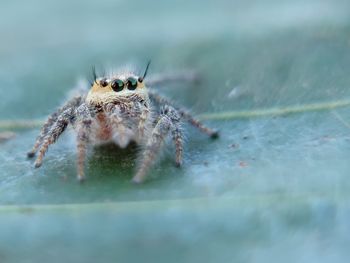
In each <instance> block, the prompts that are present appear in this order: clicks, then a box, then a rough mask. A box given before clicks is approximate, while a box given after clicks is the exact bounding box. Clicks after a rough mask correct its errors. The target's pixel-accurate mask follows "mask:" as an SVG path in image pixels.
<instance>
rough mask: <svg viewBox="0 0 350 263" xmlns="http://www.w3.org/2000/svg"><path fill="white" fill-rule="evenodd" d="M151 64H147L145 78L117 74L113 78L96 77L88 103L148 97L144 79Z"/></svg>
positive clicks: (129, 74)
mask: <svg viewBox="0 0 350 263" xmlns="http://www.w3.org/2000/svg"><path fill="white" fill-rule="evenodd" d="M148 67H149V63H148V64H147V67H146V70H145V73H144V74H143V76H136V75H135V74H133V73H123V74H117V75H114V76H112V77H102V78H97V77H96V75H95V77H94V82H93V83H92V85H91V89H90V91H89V94H88V96H87V101H88V102H91V103H109V102H111V101H113V100H117V99H118V98H122V97H124V98H125V97H128V96H130V95H133V94H138V95H140V96H142V97H144V96H147V90H146V86H145V84H144V79H145V77H146V75H147V70H148Z"/></svg>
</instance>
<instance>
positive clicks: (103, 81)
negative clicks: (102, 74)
mask: <svg viewBox="0 0 350 263" xmlns="http://www.w3.org/2000/svg"><path fill="white" fill-rule="evenodd" d="M100 85H101V86H102V87H106V86H107V85H108V81H107V79H106V78H104V79H101V80H100Z"/></svg>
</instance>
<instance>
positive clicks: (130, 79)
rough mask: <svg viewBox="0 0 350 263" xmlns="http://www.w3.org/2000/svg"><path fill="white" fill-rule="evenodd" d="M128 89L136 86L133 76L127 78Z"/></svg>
mask: <svg viewBox="0 0 350 263" xmlns="http://www.w3.org/2000/svg"><path fill="white" fill-rule="evenodd" d="M127 84H128V90H135V89H136V88H137V79H135V78H131V77H130V78H128V82H127Z"/></svg>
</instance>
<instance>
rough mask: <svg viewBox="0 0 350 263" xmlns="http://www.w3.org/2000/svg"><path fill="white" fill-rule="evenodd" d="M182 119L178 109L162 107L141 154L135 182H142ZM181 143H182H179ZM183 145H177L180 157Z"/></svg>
mask: <svg viewBox="0 0 350 263" xmlns="http://www.w3.org/2000/svg"><path fill="white" fill-rule="evenodd" d="M179 121H180V116H179V115H178V114H177V112H176V110H175V109H173V108H172V107H169V106H165V107H164V108H162V111H161V114H160V116H159V119H158V122H157V124H156V126H155V127H154V128H153V131H152V133H151V135H150V138H149V139H148V141H147V143H146V146H145V149H144V151H143V153H142V156H141V162H140V165H139V167H138V170H137V172H136V175H135V176H134V178H133V179H132V181H133V182H134V183H142V182H143V181H144V179H145V177H146V174H147V172H148V170H149V169H150V167H151V166H152V164H153V163H154V161H155V159H156V157H157V155H158V153H159V151H160V149H161V146H162V144H163V142H164V139H165V138H166V136H167V135H168V133H169V131H170V130H171V129H175V128H174V127H176V126H177V124H178V122H179ZM179 145H181V143H179ZM181 150H182V147H177V152H178V153H179V158H180V157H181Z"/></svg>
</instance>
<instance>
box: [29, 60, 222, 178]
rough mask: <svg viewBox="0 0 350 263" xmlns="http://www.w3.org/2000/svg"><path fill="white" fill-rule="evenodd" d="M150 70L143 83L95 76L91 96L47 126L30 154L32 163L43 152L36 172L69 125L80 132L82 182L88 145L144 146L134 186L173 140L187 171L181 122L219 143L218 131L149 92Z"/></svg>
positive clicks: (74, 103) (87, 94)
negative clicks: (49, 148)
mask: <svg viewBox="0 0 350 263" xmlns="http://www.w3.org/2000/svg"><path fill="white" fill-rule="evenodd" d="M148 66H149V64H148V65H147V68H146V71H145V73H144V74H143V76H142V77H138V76H136V75H134V74H133V73H123V74H117V75H114V76H111V77H102V78H97V77H96V75H94V81H93V83H92V84H91V88H90V90H89V91H88V92H84V93H83V94H81V95H79V96H76V97H73V98H71V99H70V100H69V101H68V102H66V103H65V104H64V105H63V106H62V107H61V108H59V109H58V110H57V111H56V112H54V113H53V114H51V115H50V116H49V118H48V120H47V121H46V123H45V124H44V125H43V127H42V129H41V132H40V134H39V136H38V138H37V140H36V143H35V145H34V147H33V149H32V150H31V151H30V152H29V153H28V156H29V157H33V156H34V155H35V154H36V152H37V151H39V154H38V157H37V159H36V161H35V167H40V166H41V164H42V160H43V157H44V155H45V153H46V152H47V149H48V147H49V145H51V144H53V143H55V142H56V140H57V139H58V137H59V136H60V135H61V134H62V133H63V132H64V130H65V129H66V128H67V126H68V125H72V127H73V128H74V130H75V132H76V138H77V151H78V154H77V169H78V171H77V174H78V179H79V180H80V181H81V180H83V179H84V178H85V176H84V162H85V156H86V150H87V146H88V144H92V145H97V144H101V143H108V142H113V143H116V144H117V145H119V146H120V147H122V148H124V147H126V146H127V145H128V144H129V142H131V141H134V142H136V143H137V144H139V145H142V146H144V147H142V149H143V152H142V154H141V159H140V163H139V165H138V168H137V171H136V175H135V176H134V178H133V182H135V183H140V182H142V181H143V180H144V179H145V176H146V174H147V172H148V170H149V168H150V167H151V166H152V164H153V163H154V161H155V159H156V157H157V155H158V154H159V152H160V150H161V146H162V144H163V142H164V140H165V139H166V137H167V136H168V134H170V136H171V137H172V139H173V142H174V145H175V149H176V164H177V165H178V166H180V165H181V162H182V153H183V134H182V130H181V126H180V124H181V120H187V121H188V122H189V123H190V124H192V125H193V126H195V127H197V128H198V129H199V130H200V131H202V132H204V133H206V134H208V135H209V136H211V137H212V138H216V137H217V136H218V133H217V132H216V131H214V130H211V129H209V128H207V127H205V126H204V125H203V124H201V123H200V122H199V121H198V120H196V119H195V118H193V117H192V115H191V114H189V113H188V112H187V111H185V110H184V109H183V108H181V107H178V106H176V105H174V103H173V102H171V101H170V100H168V99H166V98H164V97H162V96H160V95H158V94H157V93H156V92H155V91H153V90H151V89H149V88H147V87H146V85H145V82H146V80H145V77H146V74H147V69H148ZM194 79H195V77H194V76H193V74H190V73H184V74H177V75H176V74H175V75H165V76H163V77H158V78H154V79H153V80H152V79H149V80H148V81H147V85H148V86H153V85H159V84H162V83H166V82H169V81H180V80H194Z"/></svg>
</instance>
